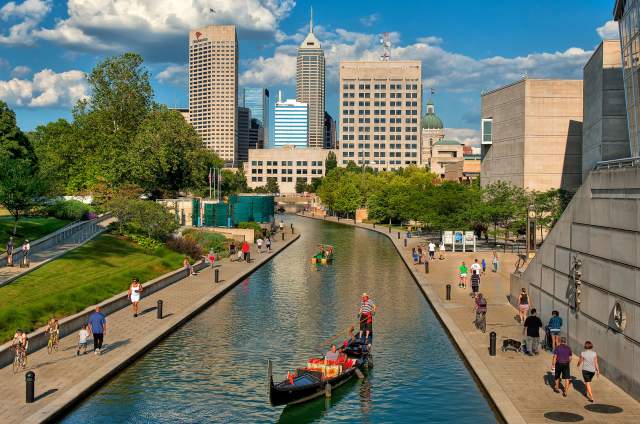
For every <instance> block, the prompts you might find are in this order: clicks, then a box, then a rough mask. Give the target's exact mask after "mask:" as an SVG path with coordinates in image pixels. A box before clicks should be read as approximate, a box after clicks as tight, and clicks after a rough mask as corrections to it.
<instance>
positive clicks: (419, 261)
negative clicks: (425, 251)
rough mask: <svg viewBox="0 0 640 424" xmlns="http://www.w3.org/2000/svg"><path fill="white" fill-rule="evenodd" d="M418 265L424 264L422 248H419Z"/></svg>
mask: <svg viewBox="0 0 640 424" xmlns="http://www.w3.org/2000/svg"><path fill="white" fill-rule="evenodd" d="M418 263H419V264H421V263H422V247H420V246H418Z"/></svg>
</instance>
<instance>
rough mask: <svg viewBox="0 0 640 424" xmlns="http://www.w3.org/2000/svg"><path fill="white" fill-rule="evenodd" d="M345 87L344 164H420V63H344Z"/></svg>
mask: <svg viewBox="0 0 640 424" xmlns="http://www.w3.org/2000/svg"><path fill="white" fill-rule="evenodd" d="M340 87H341V91H340V118H339V122H340V141H339V143H340V146H339V149H340V150H339V156H338V163H339V164H340V165H342V166H346V164H347V163H349V161H353V162H355V163H356V164H359V165H364V164H366V165H367V166H370V167H372V168H374V169H377V170H381V171H385V170H393V169H399V168H402V167H405V166H409V165H418V164H419V162H420V119H419V114H420V111H421V110H422V64H421V62H420V61H417V60H406V61H379V62H375V61H343V62H341V63H340Z"/></svg>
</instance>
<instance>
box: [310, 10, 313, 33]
mask: <svg viewBox="0 0 640 424" xmlns="http://www.w3.org/2000/svg"><path fill="white" fill-rule="evenodd" d="M309 32H310V33H312V34H313V6H311V17H310V18H309Z"/></svg>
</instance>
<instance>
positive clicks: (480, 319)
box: [474, 311, 487, 333]
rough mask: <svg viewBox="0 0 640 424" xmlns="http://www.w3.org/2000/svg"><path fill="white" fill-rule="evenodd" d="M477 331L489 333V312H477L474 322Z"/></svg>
mask: <svg viewBox="0 0 640 424" xmlns="http://www.w3.org/2000/svg"><path fill="white" fill-rule="evenodd" d="M474 324H475V326H476V329H478V330H480V331H482V332H483V333H484V332H486V331H487V312H486V311H476V320H475V321H474Z"/></svg>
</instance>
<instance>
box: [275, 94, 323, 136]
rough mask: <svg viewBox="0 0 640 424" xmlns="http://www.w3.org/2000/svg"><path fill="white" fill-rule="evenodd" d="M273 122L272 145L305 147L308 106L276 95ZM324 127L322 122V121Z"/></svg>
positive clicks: (307, 129)
mask: <svg viewBox="0 0 640 424" xmlns="http://www.w3.org/2000/svg"><path fill="white" fill-rule="evenodd" d="M274 118H275V120H274V124H273V131H274V134H273V145H274V146H275V147H283V146H286V145H289V144H291V145H294V146H297V147H300V148H304V147H307V140H308V136H309V107H308V105H307V104H306V103H300V102H298V101H296V100H293V99H288V100H284V101H283V100H282V95H281V94H279V95H278V101H277V102H276V108H275V114H274ZM323 128H324V123H323Z"/></svg>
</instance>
